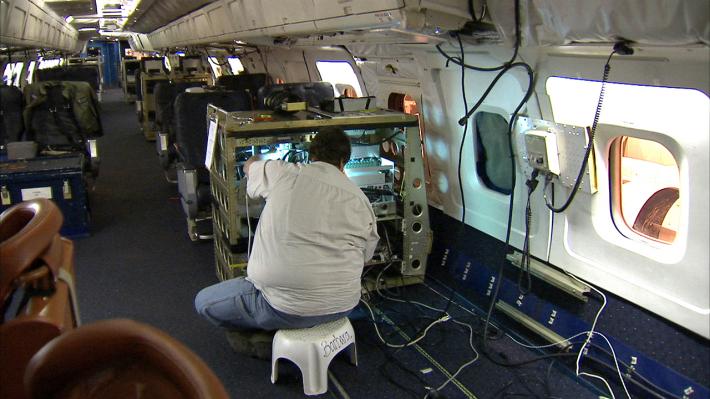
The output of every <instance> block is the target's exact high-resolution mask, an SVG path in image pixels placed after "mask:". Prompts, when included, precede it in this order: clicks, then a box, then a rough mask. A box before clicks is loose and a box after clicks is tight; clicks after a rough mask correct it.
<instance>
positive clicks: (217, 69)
mask: <svg viewBox="0 0 710 399" xmlns="http://www.w3.org/2000/svg"><path fill="white" fill-rule="evenodd" d="M207 60H208V61H209V62H210V68H212V74H213V75H214V77H215V78H218V77H220V76H222V75H223V72H222V66H223V64H220V63H219V60H218V59H217V57H212V56H210V57H207Z"/></svg>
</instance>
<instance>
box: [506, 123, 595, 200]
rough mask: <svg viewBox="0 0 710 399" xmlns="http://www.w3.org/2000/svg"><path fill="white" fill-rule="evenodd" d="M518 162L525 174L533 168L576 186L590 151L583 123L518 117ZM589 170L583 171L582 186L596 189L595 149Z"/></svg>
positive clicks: (582, 187)
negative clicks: (574, 123) (577, 124)
mask: <svg viewBox="0 0 710 399" xmlns="http://www.w3.org/2000/svg"><path fill="white" fill-rule="evenodd" d="M513 132H514V139H515V145H516V147H517V148H519V151H517V155H518V162H519V164H520V167H521V169H522V171H523V173H524V174H526V175H528V176H530V174H531V173H532V171H533V169H538V170H540V171H542V172H545V173H547V172H549V173H552V174H553V175H555V179H556V180H555V181H556V182H559V183H560V184H561V185H563V186H565V187H568V188H573V187H574V186H575V183H576V181H577V177H578V176H579V168H580V167H581V166H582V162H583V161H584V157H585V155H586V152H587V145H589V142H588V139H587V137H588V133H587V130H586V129H585V128H584V127H581V126H572V125H565V124H561V123H555V122H550V121H545V120H542V119H532V118H527V117H524V116H521V117H518V118H517V119H516V120H515V125H514V127H513ZM589 156H590V157H591V158H590V159H589V163H588V164H587V170H586V171H585V172H584V173H582V182H581V183H580V185H579V188H578V189H579V190H581V191H583V192H585V193H587V194H594V193H596V192H597V175H596V168H595V162H594V151H592V153H591V154H590V155H589Z"/></svg>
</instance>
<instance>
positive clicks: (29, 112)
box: [23, 81, 103, 177]
mask: <svg viewBox="0 0 710 399" xmlns="http://www.w3.org/2000/svg"><path fill="white" fill-rule="evenodd" d="M24 98H25V103H26V106H25V109H24V111H23V118H24V123H25V128H26V129H25V136H26V139H27V140H30V141H36V142H37V145H38V147H39V149H40V153H42V154H44V155H61V154H66V153H82V154H84V155H85V156H86V159H87V164H86V165H85V166H86V170H87V171H88V172H89V173H90V174H91V175H92V176H94V177H95V176H97V175H98V173H99V165H100V158H99V153H98V146H97V141H96V139H97V138H98V137H101V136H102V135H103V127H102V125H101V116H100V110H99V103H98V99H97V96H96V93H95V92H94V91H93V90H92V88H91V86H90V85H89V84H88V83H86V82H79V81H47V82H37V83H32V84H30V85H28V86H26V87H25V89H24Z"/></svg>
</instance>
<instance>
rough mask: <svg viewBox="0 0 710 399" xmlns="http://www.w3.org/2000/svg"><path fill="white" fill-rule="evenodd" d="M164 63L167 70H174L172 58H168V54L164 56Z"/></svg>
mask: <svg viewBox="0 0 710 399" xmlns="http://www.w3.org/2000/svg"><path fill="white" fill-rule="evenodd" d="M163 65H165V69H166V70H167V71H170V70H172V67H171V65H170V59H169V58H168V56H165V57H163Z"/></svg>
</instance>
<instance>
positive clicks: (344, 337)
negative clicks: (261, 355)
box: [271, 317, 357, 395]
mask: <svg viewBox="0 0 710 399" xmlns="http://www.w3.org/2000/svg"><path fill="white" fill-rule="evenodd" d="M344 349H347V350H348V352H349V354H350V363H352V364H354V365H356V366H357V348H356V346H355V330H353V326H352V324H350V320H348V318H347V317H344V318H342V319H339V320H335V321H331V322H329V323H325V324H319V325H317V326H314V327H311V328H303V329H294V330H279V331H277V332H276V335H274V342H273V344H272V355H271V382H272V383H274V384H275V383H276V378H277V377H278V361H279V359H288V360H291V361H292V362H294V363H296V365H297V366H298V368H299V369H301V374H302V375H303V392H304V393H305V394H306V395H319V394H322V393H325V392H326V391H327V390H328V366H329V365H330V361H331V360H333V358H334V357H335V355H337V354H338V353H340V351H342V350H344Z"/></svg>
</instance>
